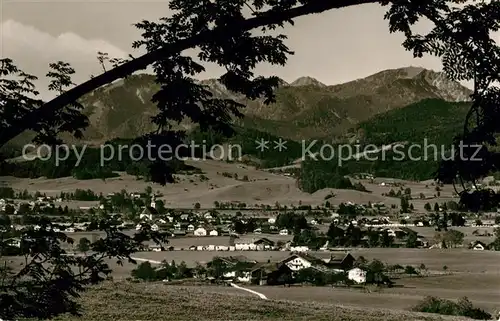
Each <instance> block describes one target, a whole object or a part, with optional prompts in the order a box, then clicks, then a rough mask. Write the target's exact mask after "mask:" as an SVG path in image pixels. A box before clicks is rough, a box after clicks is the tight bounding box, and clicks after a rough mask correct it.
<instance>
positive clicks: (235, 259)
mask: <svg viewBox="0 0 500 321" xmlns="http://www.w3.org/2000/svg"><path fill="white" fill-rule="evenodd" d="M220 259H221V260H223V261H225V262H227V263H231V264H236V263H238V262H248V263H257V261H255V260H250V259H248V258H247V257H246V256H244V255H234V256H227V257H220Z"/></svg>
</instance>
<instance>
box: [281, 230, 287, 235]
mask: <svg viewBox="0 0 500 321" xmlns="http://www.w3.org/2000/svg"><path fill="white" fill-rule="evenodd" d="M280 235H288V230H287V229H283V230H281V231H280Z"/></svg>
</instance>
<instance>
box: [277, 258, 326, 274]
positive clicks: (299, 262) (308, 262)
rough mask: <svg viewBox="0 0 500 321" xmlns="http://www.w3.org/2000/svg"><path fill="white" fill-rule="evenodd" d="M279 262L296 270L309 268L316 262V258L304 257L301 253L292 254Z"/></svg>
mask: <svg viewBox="0 0 500 321" xmlns="http://www.w3.org/2000/svg"><path fill="white" fill-rule="evenodd" d="M280 263H283V264H285V265H286V266H287V267H288V268H289V269H290V270H291V271H293V272H296V271H300V270H302V269H307V268H310V267H311V266H312V265H313V264H314V263H317V259H316V258H314V259H312V258H310V257H305V256H304V255H302V254H294V255H291V256H289V257H288V258H286V259H284V260H283V261H281V262H280ZM323 264H324V263H323Z"/></svg>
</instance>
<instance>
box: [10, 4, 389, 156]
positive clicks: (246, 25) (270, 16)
mask: <svg viewBox="0 0 500 321" xmlns="http://www.w3.org/2000/svg"><path fill="white" fill-rule="evenodd" d="M379 2H381V1H380V0H309V2H307V4H304V5H302V6H299V7H295V8H292V9H288V10H284V11H276V10H268V11H266V12H264V13H262V14H260V15H259V16H257V17H253V18H249V19H246V20H243V21H241V22H239V23H235V24H231V25H228V26H223V27H218V28H215V29H213V30H210V31H207V32H202V33H199V34H197V35H195V36H192V37H190V38H186V39H182V40H179V41H176V42H174V43H171V44H168V45H166V46H165V47H163V48H161V49H158V50H155V51H152V52H149V53H147V54H145V55H143V56H141V57H138V58H136V59H133V60H131V61H129V62H126V63H124V64H122V65H120V66H118V67H116V68H113V69H111V70H109V71H107V72H104V73H103V74H101V75H99V76H97V77H94V78H92V79H90V80H88V81H86V82H84V83H82V84H81V85H78V86H76V87H74V88H72V89H70V90H68V91H66V92H65V93H63V94H62V95H60V96H58V97H56V98H54V99H53V100H51V101H49V102H47V103H45V104H44V105H42V106H41V107H40V108H38V109H36V110H34V111H32V112H31V113H29V114H28V115H26V116H24V117H22V118H21V119H20V120H18V121H16V122H14V123H12V124H11V126H10V127H8V128H6V129H4V130H3V131H1V132H0V147H1V146H3V145H5V144H6V143H7V142H8V141H10V140H11V139H13V138H14V137H16V136H17V135H19V134H21V133H22V132H24V131H25V130H26V129H29V128H31V127H33V125H34V124H36V123H37V121H38V120H39V119H43V116H44V115H47V114H51V113H54V112H55V111H57V110H60V109H62V108H64V107H65V106H67V105H69V104H70V103H72V102H74V101H76V100H77V99H79V98H80V97H82V96H83V95H85V94H87V93H89V92H91V91H93V90H95V89H97V88H99V87H101V86H104V85H106V84H108V83H111V82H113V81H115V80H117V79H120V78H123V77H125V76H128V75H131V74H132V73H134V72H136V71H138V70H142V69H146V67H147V66H149V65H150V64H152V63H154V62H155V61H157V60H159V59H162V58H165V57H166V56H169V55H172V54H175V53H179V52H182V51H184V50H186V49H189V48H193V47H195V46H197V45H198V44H200V43H203V42H205V41H207V40H210V39H216V38H217V37H220V36H221V34H227V33H240V32H242V31H248V30H252V29H255V28H258V27H262V26H266V25H271V24H279V23H282V22H286V21H288V20H290V19H293V18H296V17H300V16H304V15H309V14H313V13H321V12H324V11H327V10H331V9H339V8H344V7H350V6H355V5H360V4H367V3H379Z"/></svg>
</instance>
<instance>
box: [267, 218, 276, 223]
mask: <svg viewBox="0 0 500 321" xmlns="http://www.w3.org/2000/svg"><path fill="white" fill-rule="evenodd" d="M267 223H269V224H275V223H276V218H274V217H270V218H268V219H267Z"/></svg>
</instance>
